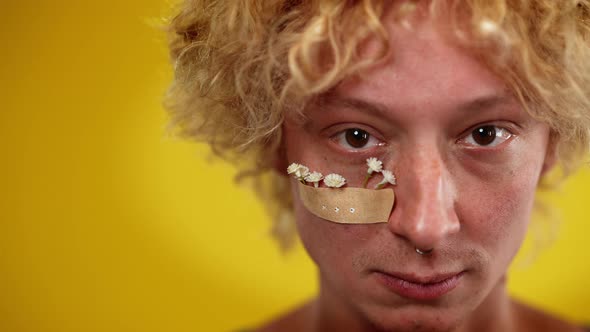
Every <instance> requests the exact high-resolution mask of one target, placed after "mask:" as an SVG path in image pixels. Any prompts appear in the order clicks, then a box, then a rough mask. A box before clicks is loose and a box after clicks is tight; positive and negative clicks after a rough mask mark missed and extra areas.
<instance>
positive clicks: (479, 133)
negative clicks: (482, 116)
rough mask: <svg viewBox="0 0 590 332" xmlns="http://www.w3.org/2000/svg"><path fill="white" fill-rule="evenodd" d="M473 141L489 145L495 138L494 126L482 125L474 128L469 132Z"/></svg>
mask: <svg viewBox="0 0 590 332" xmlns="http://www.w3.org/2000/svg"><path fill="white" fill-rule="evenodd" d="M471 136H472V137H473V141H475V143H477V144H478V145H482V146H485V145H490V144H492V142H494V140H495V139H496V127H495V126H482V127H479V128H476V129H475V130H474V131H472V132H471Z"/></svg>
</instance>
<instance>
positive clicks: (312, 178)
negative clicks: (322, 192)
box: [305, 172, 324, 188]
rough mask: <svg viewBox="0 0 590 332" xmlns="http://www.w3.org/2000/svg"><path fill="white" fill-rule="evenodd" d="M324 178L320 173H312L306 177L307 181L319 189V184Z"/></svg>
mask: <svg viewBox="0 0 590 332" xmlns="http://www.w3.org/2000/svg"><path fill="white" fill-rule="evenodd" d="M323 178H324V176H323V175H322V173H320V172H312V173H309V174H307V176H306V177H305V181H307V182H311V183H313V185H314V186H315V187H316V188H317V187H318V183H319V182H320V181H321V180H322V179H323Z"/></svg>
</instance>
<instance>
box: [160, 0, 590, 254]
mask: <svg viewBox="0 0 590 332" xmlns="http://www.w3.org/2000/svg"><path fill="white" fill-rule="evenodd" d="M419 3H420V1H405V2H403V3H402V4H401V5H400V6H396V10H397V11H396V13H395V17H396V19H399V20H404V19H406V18H407V17H409V16H410V13H411V12H412V11H413V10H414V8H415V7H416V6H418V5H419ZM390 5H391V3H390V2H386V1H375V0H347V1H340V0H338V1H337V0H307V1H304V0H264V1H259V0H235V1H228V0H185V1H184V2H183V3H181V4H180V7H179V9H178V12H177V15H176V16H175V17H173V18H172V19H171V21H170V22H169V24H168V28H169V38H170V39H169V40H170V44H169V46H170V52H171V58H172V61H173V63H174V70H175V78H174V81H173V83H172V85H171V87H170V89H169V93H168V95H167V96H166V100H165V105H166V107H167V109H168V110H169V112H170V115H171V127H172V128H174V129H175V130H176V133H177V134H178V135H180V136H182V137H185V138H189V139H193V140H196V141H201V142H207V143H209V144H210V146H211V147H212V149H213V151H214V152H215V153H216V154H218V155H219V156H221V157H223V158H225V159H228V160H230V161H232V162H234V163H237V164H239V167H241V168H242V169H244V170H245V171H244V174H253V175H255V176H254V177H253V178H254V179H255V180H256V181H255V184H256V188H257V192H258V193H259V194H260V195H261V196H263V198H264V199H265V200H266V201H273V202H275V203H277V204H276V205H271V212H272V213H273V214H275V216H280V215H282V216H284V215H286V214H285V213H286V212H288V211H290V210H291V198H290V193H289V190H288V185H287V183H286V182H287V180H286V178H285V177H283V176H277V175H273V172H266V171H268V170H270V169H272V167H273V165H274V164H275V162H276V160H277V158H279V156H280V154H281V152H280V145H281V125H282V123H283V120H284V118H285V114H287V112H302V110H303V108H304V107H305V106H306V104H307V103H309V101H310V100H311V98H313V97H315V96H318V95H320V94H322V93H325V92H327V91H329V90H330V89H331V88H333V87H334V86H336V85H337V84H338V83H339V82H341V81H342V80H343V79H344V78H346V77H349V76H350V75H354V74H358V73H360V72H361V71H362V69H364V68H366V67H368V66H369V65H371V64H374V63H375V62H376V61H379V60H381V59H383V58H385V57H386V55H387V54H388V50H389V48H390V47H391V45H389V44H390V43H389V38H388V35H387V32H386V30H385V28H384V26H383V23H382V18H383V15H384V13H385V12H386V11H387V9H388V7H389V6H390ZM428 8H429V11H430V15H432V16H433V17H434V18H441V19H444V20H445V22H450V23H451V26H452V27H453V29H451V33H450V35H449V37H450V39H451V40H452V41H454V42H455V43H457V45H459V46H461V47H464V48H465V49H467V50H468V51H470V52H472V54H473V55H474V56H476V57H477V58H478V59H480V60H481V61H482V62H483V63H485V64H486V65H487V66H488V67H489V68H490V69H491V70H492V71H494V72H495V73H496V74H497V75H499V76H500V77H501V78H502V79H503V80H504V81H505V82H506V84H507V85H508V86H509V87H510V88H511V90H512V92H513V93H514V94H515V95H516V96H517V97H518V98H519V100H520V102H521V104H522V106H523V107H524V108H525V109H526V110H527V111H528V112H529V113H530V114H531V115H532V116H534V117H535V118H537V119H540V120H541V121H544V122H546V123H547V124H548V125H549V126H550V127H551V130H552V137H553V141H554V143H555V146H556V149H557V153H558V156H559V161H560V164H561V167H562V169H563V170H564V171H565V173H569V172H570V171H572V170H574V169H575V168H576V167H578V166H579V163H580V161H581V160H582V156H584V155H585V153H587V151H589V149H590V61H588V59H590V39H589V38H590V3H589V1H588V0H561V1H554V0H497V1H484V0H452V1H438V0H432V1H429V4H428ZM369 39H372V40H375V39H377V41H378V42H379V45H380V48H379V49H378V51H377V52H374V53H371V54H370V55H363V56H361V55H360V54H359V52H358V51H359V49H360V48H361V47H360V46H361V45H362V44H363V43H364V42H366V41H367V40H369ZM320 53H321V55H322V56H321V57H320V56H318V54H320ZM251 170H256V171H251ZM275 220H276V222H275V227H274V233H275V235H276V237H277V238H278V239H279V240H280V243H281V244H283V246H288V245H289V244H290V243H291V240H292V238H293V237H292V235H293V234H294V231H293V228H292V227H290V226H289V223H288V222H285V220H286V219H285V218H282V217H278V218H275Z"/></svg>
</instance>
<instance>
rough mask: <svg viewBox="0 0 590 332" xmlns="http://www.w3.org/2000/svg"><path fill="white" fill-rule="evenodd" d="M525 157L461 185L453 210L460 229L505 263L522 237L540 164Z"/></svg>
mask: <svg viewBox="0 0 590 332" xmlns="http://www.w3.org/2000/svg"><path fill="white" fill-rule="evenodd" d="M527 159H528V160H527V161H526V162H523V163H522V164H521V163H519V164H518V165H511V167H506V168H503V169H502V171H500V172H494V174H493V176H487V177H486V179H487V180H485V181H484V180H482V178H481V177H473V178H471V181H466V182H464V183H462V184H461V188H460V190H459V193H460V197H459V199H458V202H460V203H461V204H458V207H457V213H458V214H459V218H460V220H462V221H463V224H462V230H463V231H464V232H465V233H466V234H467V236H468V237H469V238H470V239H471V240H473V241H475V242H476V243H478V244H480V245H482V246H483V247H484V249H485V250H486V251H487V252H488V254H489V255H490V256H491V257H496V258H499V259H500V260H499V262H504V263H507V262H506V259H508V260H509V259H511V258H512V257H513V256H514V254H516V252H517V251H518V248H519V247H520V245H521V243H522V240H523V238H524V236H525V233H526V230H527V227H528V224H529V220H530V216H531V211H532V207H533V203H534V197H535V191H536V187H537V182H538V177H539V172H540V166H538V167H537V166H535V167H531V166H530V165H540V164H541V163H539V162H538V160H530V159H529V158H527Z"/></svg>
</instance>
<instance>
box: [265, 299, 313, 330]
mask: <svg viewBox="0 0 590 332" xmlns="http://www.w3.org/2000/svg"><path fill="white" fill-rule="evenodd" d="M312 306H313V302H308V303H305V304H303V305H301V306H299V307H297V308H295V309H293V310H291V311H288V312H286V313H284V314H282V315H281V316H279V317H278V318H276V319H274V320H272V321H270V322H268V323H267V324H264V325H263V326H261V327H259V328H257V329H256V330H255V331H256V332H278V331H280V332H296V331H297V332H300V331H309V327H310V323H311V321H312Z"/></svg>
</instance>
